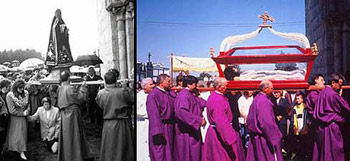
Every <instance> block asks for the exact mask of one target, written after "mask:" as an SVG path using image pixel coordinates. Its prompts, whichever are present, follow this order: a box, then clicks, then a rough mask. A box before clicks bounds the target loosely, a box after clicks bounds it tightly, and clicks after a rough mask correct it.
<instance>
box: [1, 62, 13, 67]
mask: <svg viewBox="0 0 350 161" xmlns="http://www.w3.org/2000/svg"><path fill="white" fill-rule="evenodd" d="M2 64H3V65H5V66H8V65H10V64H11V63H10V62H4V63H2Z"/></svg>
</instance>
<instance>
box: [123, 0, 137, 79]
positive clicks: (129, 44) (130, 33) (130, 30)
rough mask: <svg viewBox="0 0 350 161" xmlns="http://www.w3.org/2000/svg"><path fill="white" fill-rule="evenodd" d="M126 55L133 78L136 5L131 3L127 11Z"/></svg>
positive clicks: (129, 74)
mask: <svg viewBox="0 0 350 161" xmlns="http://www.w3.org/2000/svg"><path fill="white" fill-rule="evenodd" d="M125 16H126V20H125V23H126V24H125V28H126V55H127V63H128V64H127V67H128V76H129V77H128V78H130V79H133V78H131V77H132V74H131V72H132V70H133V69H134V53H135V50H134V46H135V45H134V3H133V2H129V5H128V6H127V9H126V13H125Z"/></svg>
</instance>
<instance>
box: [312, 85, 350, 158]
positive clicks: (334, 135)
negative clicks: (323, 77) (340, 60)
mask: <svg viewBox="0 0 350 161" xmlns="http://www.w3.org/2000/svg"><path fill="white" fill-rule="evenodd" d="M345 111H347V112H349V111H350V108H349V104H348V103H347V102H346V101H345V100H344V99H343V98H342V97H341V96H340V95H339V94H338V93H337V92H335V91H334V89H332V88H330V87H329V86H326V88H325V89H323V90H322V91H321V92H320V95H319V98H318V100H317V102H316V104H315V110H314V118H315V119H316V120H317V121H318V124H319V125H318V127H317V131H316V135H317V136H316V137H317V138H316V144H317V147H315V149H314V153H313V157H312V160H314V161H320V160H322V161H323V160H324V161H333V160H334V161H342V160H344V147H343V137H342V134H341V131H340V127H339V125H341V124H343V123H344V121H345V118H344V112H345ZM317 149H318V150H317Z"/></svg>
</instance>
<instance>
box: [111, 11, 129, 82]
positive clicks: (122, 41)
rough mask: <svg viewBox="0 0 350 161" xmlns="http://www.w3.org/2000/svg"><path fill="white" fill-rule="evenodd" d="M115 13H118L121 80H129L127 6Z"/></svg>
mask: <svg viewBox="0 0 350 161" xmlns="http://www.w3.org/2000/svg"><path fill="white" fill-rule="evenodd" d="M114 13H116V16H117V29H118V56H119V67H120V68H119V69H120V71H119V72H120V79H126V78H128V72H127V71H128V68H127V56H126V35H125V6H122V7H119V8H116V9H114Z"/></svg>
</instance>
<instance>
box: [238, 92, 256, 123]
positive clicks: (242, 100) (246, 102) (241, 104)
mask: <svg viewBox="0 0 350 161" xmlns="http://www.w3.org/2000/svg"><path fill="white" fill-rule="evenodd" d="M252 103H253V96H250V97H248V98H246V97H245V96H244V95H243V96H241V97H239V99H238V109H239V112H240V113H243V114H244V115H246V116H248V113H249V108H250V105H251V104H252ZM238 122H239V123H240V124H245V122H246V120H244V118H243V117H239V118H238Z"/></svg>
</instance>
